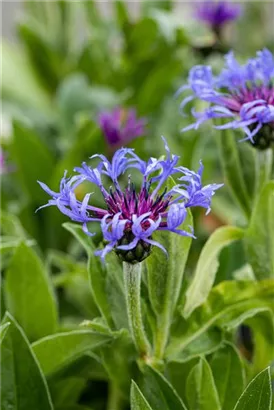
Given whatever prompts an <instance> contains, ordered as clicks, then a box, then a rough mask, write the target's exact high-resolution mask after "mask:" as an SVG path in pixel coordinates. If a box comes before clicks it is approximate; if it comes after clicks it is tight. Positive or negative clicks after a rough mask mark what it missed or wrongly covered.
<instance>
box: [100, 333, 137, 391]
mask: <svg viewBox="0 0 274 410" xmlns="http://www.w3.org/2000/svg"><path fill="white" fill-rule="evenodd" d="M119 333H120V334H119V335H118V336H117V337H116V338H115V339H114V340H113V341H112V342H111V344H110V345H109V346H108V345H106V346H103V347H102V348H101V349H100V352H101V358H102V365H103V366H104V368H105V369H106V371H107V373H108V376H109V379H110V380H111V381H112V382H113V384H114V385H115V386H117V387H118V388H119V390H120V392H121V393H122V394H123V396H124V397H125V398H127V397H128V393H129V389H130V378H131V372H132V363H134V361H135V360H136V349H135V347H134V345H133V343H132V339H131V337H130V336H129V332H128V331H126V330H124V329H123V330H121V331H120V332H119ZM125 357H126V358H127V360H125ZM117 369H119V372H117Z"/></svg>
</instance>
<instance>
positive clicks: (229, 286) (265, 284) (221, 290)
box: [166, 280, 274, 361]
mask: <svg viewBox="0 0 274 410" xmlns="http://www.w3.org/2000/svg"><path fill="white" fill-rule="evenodd" d="M273 297H274V283H273V281H272V280H264V281H260V282H255V281H246V282H244V281H241V282H237V281H227V282H221V283H220V284H219V285H217V286H215V287H214V288H213V289H212V291H211V292H210V294H209V297H208V299H207V301H206V302H205V303H204V304H203V305H202V306H200V307H199V308H198V309H196V310H195V311H194V312H193V313H192V314H191V316H190V317H189V318H188V320H186V319H184V318H183V317H179V318H177V320H176V321H174V323H173V326H172V328H171V340H170V343H169V345H168V346H167V351H166V357H167V358H168V360H169V361H177V360H187V358H186V357H185V355H184V351H185V349H190V345H191V344H193V343H194V342H195V343H196V342H197V340H199V339H200V338H202V335H203V334H204V333H205V332H212V331H213V330H214V329H215V328H216V327H217V328H218V329H221V330H222V329H224V330H231V329H233V328H235V327H237V326H239V325H240V324H241V323H242V322H243V321H245V320H247V319H249V318H251V317H253V316H255V315H257V314H262V313H263V312H269V309H271V306H272V301H273ZM200 340H201V339H200ZM205 340H206V343H208V338H205ZM202 348H203V346H201V347H200V349H202ZM181 356H183V358H181Z"/></svg>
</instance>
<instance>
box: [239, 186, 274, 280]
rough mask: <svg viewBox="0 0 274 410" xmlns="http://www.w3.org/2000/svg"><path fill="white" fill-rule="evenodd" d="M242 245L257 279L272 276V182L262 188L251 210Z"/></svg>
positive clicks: (273, 205)
mask: <svg viewBox="0 0 274 410" xmlns="http://www.w3.org/2000/svg"><path fill="white" fill-rule="evenodd" d="M244 243H245V246H246V253H247V257H248V262H249V263H250V265H251V266H252V268H253V271H254V273H255V276H256V278H257V279H265V278H270V277H273V275H274V181H270V182H268V183H267V184H265V185H264V187H263V188H262V190H261V192H260V195H259V197H258V200H257V202H256V204H255V206H254V208H253V212H252V216H251V220H250V224H249V227H248V229H247V231H246V234H245V239H244Z"/></svg>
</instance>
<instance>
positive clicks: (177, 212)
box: [39, 138, 222, 263]
mask: <svg viewBox="0 0 274 410" xmlns="http://www.w3.org/2000/svg"><path fill="white" fill-rule="evenodd" d="M163 140H164V144H165V149H166V156H165V157H161V158H160V159H156V158H150V159H149V160H148V161H147V162H146V161H143V160H141V159H140V158H139V157H138V156H137V155H136V154H135V152H134V151H133V150H131V149H125V148H121V149H119V150H118V151H116V153H115V155H114V156H113V159H112V161H111V162H110V161H109V160H108V159H107V158H105V157H104V156H103V155H96V156H93V157H91V158H92V159H94V158H99V159H100V163H99V165H97V167H95V168H92V167H89V166H88V165H87V164H86V163H83V164H82V167H77V168H75V172H77V174H76V175H74V176H72V177H71V178H66V174H65V175H64V177H63V178H62V180H61V183H60V192H54V191H52V190H51V189H50V188H48V187H47V186H46V185H45V184H44V183H42V182H39V184H40V186H41V187H42V188H43V189H44V190H45V191H46V192H47V193H48V194H49V195H50V196H51V199H50V200H49V202H48V203H47V204H46V205H44V206H42V207H41V208H43V207H46V206H52V205H55V206H57V207H58V209H59V210H60V211H61V212H62V213H63V214H65V215H67V216H68V217H69V218H70V219H72V220H73V221H75V222H79V223H81V224H82V225H83V229H84V231H85V233H86V234H88V235H93V234H92V233H90V232H89V231H88V227H87V223H88V222H100V223H101V231H102V234H103V238H104V240H105V241H106V242H107V245H106V246H105V247H104V249H103V250H99V251H97V252H96V255H98V256H100V257H101V259H102V260H104V258H105V256H106V255H107V253H109V252H111V251H112V250H113V249H114V250H115V252H116V253H117V254H118V256H119V257H120V258H121V259H122V260H124V261H127V262H130V263H136V262H140V261H142V260H143V259H145V258H146V257H147V256H148V255H149V253H150V252H151V248H152V247H153V246H157V247H159V248H160V249H162V250H163V251H164V252H166V250H165V249H164V247H163V246H162V245H161V244H160V243H159V242H156V241H155V240H153V238H152V236H153V234H154V232H156V231H165V230H166V231H171V232H174V233H176V234H179V235H184V236H192V237H193V232H187V231H185V230H183V229H180V226H181V224H182V223H183V222H184V220H185V218H186V215H187V208H191V207H195V206H201V207H204V208H206V209H207V210H208V211H209V210H210V204H211V198H212V196H213V195H214V193H215V191H216V190H217V189H219V188H220V187H221V186H222V185H217V184H212V185H207V186H204V187H203V186H202V182H201V178H202V171H203V167H202V165H201V166H200V168H199V170H198V173H196V172H194V171H190V170H189V169H187V168H184V167H180V166H177V164H178V160H179V157H178V156H177V155H172V154H171V152H170V150H169V147H168V145H167V142H166V141H165V139H164V138H163ZM129 168H136V169H137V170H138V171H139V172H140V173H141V174H142V176H143V183H142V186H141V188H140V190H139V192H137V191H136V188H135V186H134V184H133V183H132V182H131V179H130V177H129V179H128V185H127V186H126V188H125V189H122V188H121V186H120V183H119V181H118V178H119V177H120V176H121V175H122V174H124V172H125V171H126V170H128V169H129ZM102 175H105V177H104V178H109V179H110V180H111V181H112V183H113V185H114V190H113V188H112V187H111V188H109V189H106V188H105V187H104V186H103V183H102ZM171 176H173V177H174V178H175V176H177V185H175V186H174V187H173V188H172V189H170V190H168V191H167V187H166V186H167V181H168V179H169V177H171ZM87 180H88V181H90V182H92V183H93V184H95V185H96V186H97V187H99V188H100V190H101V193H102V195H103V199H104V201H105V209H103V208H97V207H94V206H92V205H90V204H89V201H90V196H91V194H87V195H86V196H85V197H84V199H83V201H79V200H78V199H77V198H76V196H75V193H74V190H75V189H76V188H77V187H78V186H79V185H80V184H81V183H82V182H84V181H87ZM175 180H176V178H175ZM39 209H40V208H39Z"/></svg>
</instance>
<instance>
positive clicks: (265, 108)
mask: <svg viewBox="0 0 274 410" xmlns="http://www.w3.org/2000/svg"><path fill="white" fill-rule="evenodd" d="M225 59H226V67H225V68H224V69H223V70H222V71H221V73H220V74H219V75H218V76H213V74H212V70H211V67H208V66H195V67H193V68H192V69H191V71H190V73H189V80H188V85H185V86H183V87H182V88H181V89H180V90H181V91H184V90H187V89H188V90H191V95H190V96H188V97H186V98H185V99H184V100H183V102H182V107H184V106H185V104H187V103H188V102H190V101H191V100H193V99H195V98H197V99H200V100H203V101H206V102H207V103H209V104H210V106H209V107H208V108H207V109H205V110H204V111H203V112H196V111H195V110H194V109H193V110H192V114H193V116H194V117H195V118H196V120H197V121H196V123H195V124H191V125H190V126H188V127H186V128H185V129H184V130H187V129H191V128H198V127H199V126H200V124H202V123H203V122H204V121H206V120H208V119H211V118H230V119H231V121H230V122H228V123H227V124H225V125H220V126H216V128H219V129H222V128H242V129H243V130H244V131H245V133H246V139H248V140H250V141H251V142H252V143H253V144H255V145H257V146H258V147H259V148H261V149H265V148H268V147H269V146H270V145H271V144H273V143H274V57H273V55H272V54H271V52H270V51H268V50H266V49H264V50H263V51H259V52H258V53H257V56H256V58H251V59H250V60H249V61H248V62H247V63H246V64H245V65H240V64H239V63H238V62H237V61H236V60H235V58H234V55H233V52H230V53H228V54H227V55H226V57H225ZM180 90H179V91H180Z"/></svg>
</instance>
